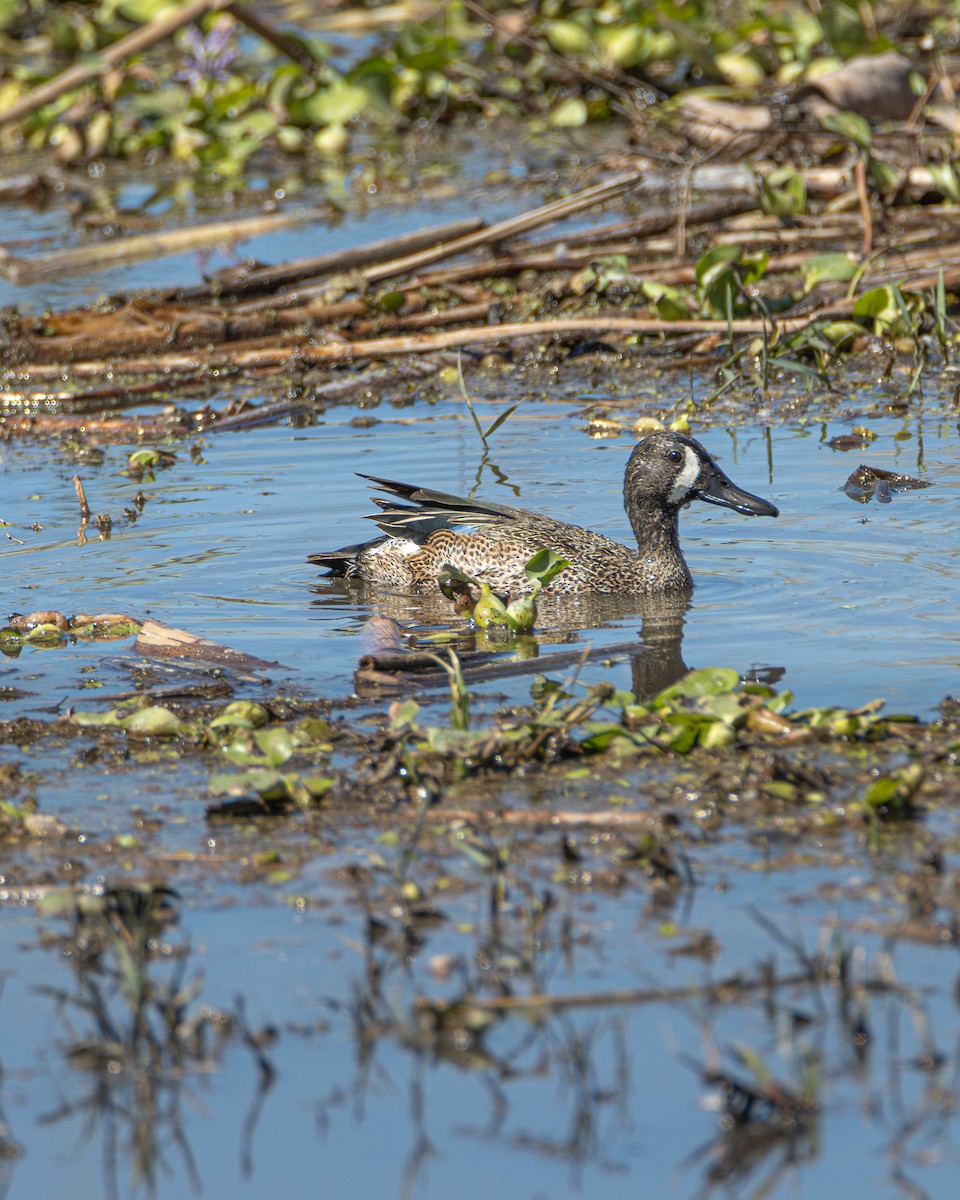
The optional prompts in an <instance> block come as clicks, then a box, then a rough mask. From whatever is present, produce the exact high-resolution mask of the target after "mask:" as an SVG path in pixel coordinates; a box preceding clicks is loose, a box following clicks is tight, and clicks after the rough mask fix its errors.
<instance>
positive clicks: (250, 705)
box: [210, 700, 270, 729]
mask: <svg viewBox="0 0 960 1200" xmlns="http://www.w3.org/2000/svg"><path fill="white" fill-rule="evenodd" d="M269 720H270V714H269V713H268V712H267V710H266V709H265V708H264V707H263V705H262V704H257V703H256V702H255V701H253V700H234V701H233V703H231V704H228V705H227V707H226V708H225V709H224V710H223V712H222V713H221V714H220V716H219V717H214V719H213V720H212V721H211V722H210V728H211V729H222V728H228V729H259V727H260V726H261V725H266V723H267V722H268V721H269Z"/></svg>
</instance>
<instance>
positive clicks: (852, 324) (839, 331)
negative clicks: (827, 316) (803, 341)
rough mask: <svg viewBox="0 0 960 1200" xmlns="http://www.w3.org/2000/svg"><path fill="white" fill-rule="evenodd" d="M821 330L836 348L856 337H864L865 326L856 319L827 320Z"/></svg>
mask: <svg viewBox="0 0 960 1200" xmlns="http://www.w3.org/2000/svg"><path fill="white" fill-rule="evenodd" d="M821 332H822V333H823V336H824V337H825V338H826V339H827V340H828V341H829V342H830V343H831V344H832V345H833V347H834V348H839V347H840V346H843V345H845V344H846V343H848V342H852V341H853V340H854V338H858V337H862V336H863V326H862V325H858V324H857V323H856V321H827V323H826V324H825V325H823V326H821Z"/></svg>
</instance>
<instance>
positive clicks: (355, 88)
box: [300, 79, 370, 125]
mask: <svg viewBox="0 0 960 1200" xmlns="http://www.w3.org/2000/svg"><path fill="white" fill-rule="evenodd" d="M369 99H370V93H369V91H368V90H367V88H365V87H362V86H360V85H359V84H352V83H347V82H346V80H344V79H334V80H333V81H332V82H331V83H329V84H328V85H327V86H326V87H325V88H323V89H322V90H321V91H318V92H316V93H315V94H314V95H313V96H307V97H306V98H305V99H304V100H302V101H301V102H300V103H301V106H302V109H303V112H304V114H305V115H306V118H307V120H308V121H309V123H310V124H311V125H346V124H347V123H348V122H349V121H351V120H353V118H354V117H358V116H359V115H360V114H361V113H363V112H365V111H366V110H367V108H368V101H369Z"/></svg>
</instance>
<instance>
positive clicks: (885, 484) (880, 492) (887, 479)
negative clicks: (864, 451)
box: [842, 463, 933, 504]
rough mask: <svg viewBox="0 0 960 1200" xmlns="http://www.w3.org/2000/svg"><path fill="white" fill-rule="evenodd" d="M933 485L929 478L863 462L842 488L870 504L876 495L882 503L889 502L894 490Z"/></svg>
mask: <svg viewBox="0 0 960 1200" xmlns="http://www.w3.org/2000/svg"><path fill="white" fill-rule="evenodd" d="M928 487H933V484H932V483H931V482H930V481H929V480H927V479H915V478H914V477H913V476H912V475H900V474H899V473H898V472H896V471H885V470H884V469H883V468H882V467H865V466H864V465H863V464H862V463H861V464H860V466H859V467H857V469H856V470H855V471H854V473H853V474H852V475H851V476H850V478H849V479H848V480H847V482H846V483H845V484H844V485H843V488H842V490H843V491H844V492H846V493H847V495H848V496H849V497H850V499H851V500H856V501H857V503H858V504H869V502H870V501H871V500H872V499H873V497H874V496H876V497H877V499H878V500H879V502H880V503H881V504H889V503H890V501H891V500H892V499H893V493H894V492H912V491H916V490H917V489H918V488H928Z"/></svg>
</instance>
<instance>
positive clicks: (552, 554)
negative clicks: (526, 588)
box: [523, 547, 570, 587]
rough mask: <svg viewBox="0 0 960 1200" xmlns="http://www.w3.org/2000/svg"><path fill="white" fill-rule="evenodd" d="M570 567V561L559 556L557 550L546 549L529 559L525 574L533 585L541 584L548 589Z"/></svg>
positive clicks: (524, 570)
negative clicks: (549, 584)
mask: <svg viewBox="0 0 960 1200" xmlns="http://www.w3.org/2000/svg"><path fill="white" fill-rule="evenodd" d="M569 566H570V560H569V559H566V558H564V557H563V556H562V555H561V554H557V552H556V551H555V550H548V549H546V547H544V548H543V549H542V550H538V551H537V552H536V554H534V555H532V556H531V557H530V558H528V559H527V561H526V564H525V565H524V568H523V572H524V574H525V575H526V577H527V578H528V579H529V580H530V582H531V583H535V582H537V583H539V584H540V586H541V587H546V586H547V584H548V583H550V582H551V581H552V580H553V579H555V578H556V577H557V576H558V575H559V574H560V572H561V571H564V570H566V568H567V567H569Z"/></svg>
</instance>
